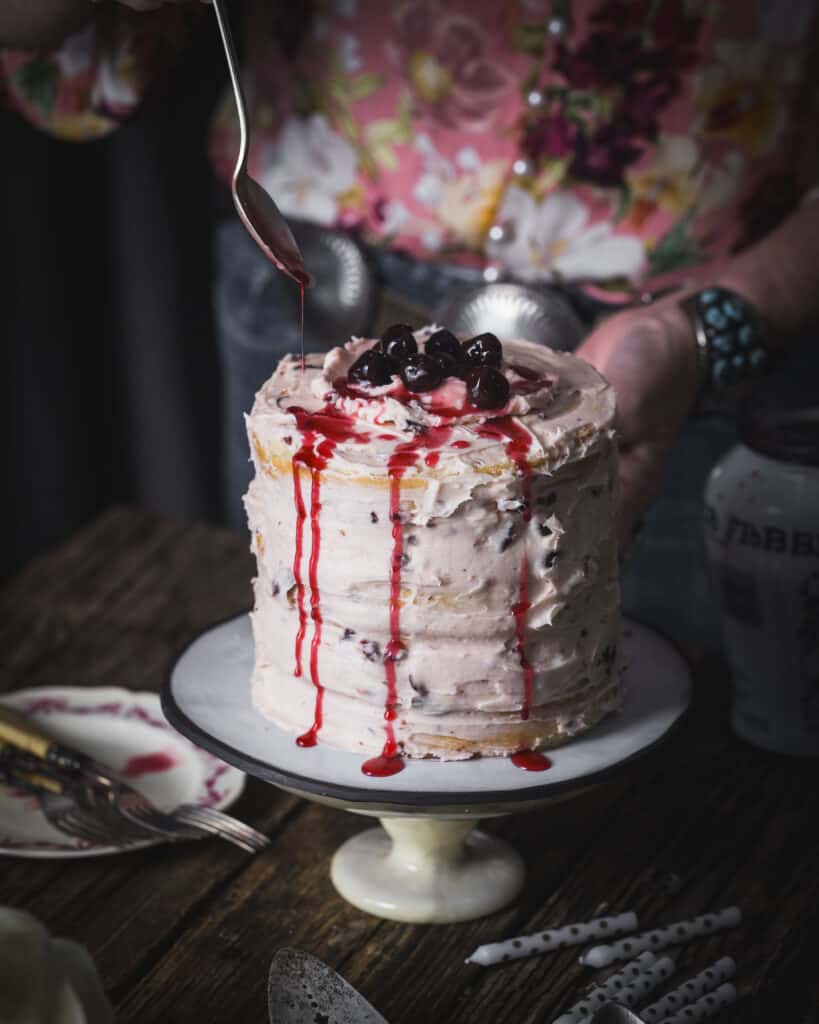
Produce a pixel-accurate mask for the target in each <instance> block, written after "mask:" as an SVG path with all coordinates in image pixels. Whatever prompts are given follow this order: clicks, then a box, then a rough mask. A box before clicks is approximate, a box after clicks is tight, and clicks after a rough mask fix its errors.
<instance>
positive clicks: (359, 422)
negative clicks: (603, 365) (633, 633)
mask: <svg viewBox="0 0 819 1024" xmlns="http://www.w3.org/2000/svg"><path fill="white" fill-rule="evenodd" d="M430 331H431V328H426V329H424V330H423V331H419V332H416V338H417V339H418V341H419V346H420V347H421V348H423V342H424V340H425V339H426V337H428V335H429V333H430ZM372 344H373V342H372V341H367V340H363V339H358V340H355V341H353V342H351V343H350V344H349V345H347V346H345V347H344V348H336V349H333V350H332V351H331V352H329V353H328V354H327V355H326V356H324V357H321V356H310V357H308V358H307V361H306V366H305V368H304V369H302V367H301V363H300V360H298V359H297V358H294V357H287V358H285V359H284V360H283V361H282V362H281V363H280V365H279V367H278V368H277V370H276V372H275V373H274V375H273V376H272V377H271V378H270V380H268V381H267V382H266V383H265V384H264V386H263V387H262V388H261V390H260V391H259V393H258V395H257V396H256V401H255V404H254V406H253V410H252V412H251V414H250V416H249V417H248V420H247V425H248V435H249V438H250V442H251V449H252V453H253V460H254V463H255V469H256V475H255V479H254V480H253V482H252V484H251V486H250V489H249V491H248V494H247V495H246V498H245V503H246V508H247V513H248V520H249V525H250V529H251V532H252V537H253V545H252V546H253V550H254V552H255V555H256V558H257V564H258V575H257V578H256V580H255V582H254V588H255V610H254V612H253V629H254V637H255V643H256V667H255V672H254V677H253V699H254V703H255V705H256V706H257V708H259V709H260V710H261V711H262V713H263V714H265V715H267V716H268V717H269V718H271V719H272V720H273V721H275V722H276V723H277V724H279V725H281V726H283V727H284V728H286V729H289V730H292V731H293V732H294V733H296V734H305V733H307V737H306V742H312V741H315V740H316V739H317V740H318V742H324V743H328V744H330V745H332V746H336V747H340V748H342V749H347V750H355V751H360V752H362V753H367V754H378V753H379V752H381V751H382V750H383V749H384V747H385V743H387V744H388V749H387V750H386V751H385V752H386V753H388V754H389V753H392V752H393V751H394V750H397V751H399V752H403V753H404V754H407V755H409V756H424V755H428V754H432V755H434V756H438V757H443V758H457V757H468V756H471V755H473V754H476V753H481V754H500V753H508V752H513V751H516V750H519V749H521V748H525V747H539V746H551V745H554V744H556V743H559V742H562V741H564V740H565V739H567V738H569V737H570V736H572V735H574V734H576V733H578V732H580V731H582V730H583V729H585V728H588V727H589V726H590V725H593V724H594V723H595V722H596V721H598V720H599V719H600V718H601V717H602V715H604V714H605V713H607V712H608V711H609V710H611V709H612V708H614V707H616V706H617V704H618V701H619V683H618V679H617V673H616V668H615V661H616V658H615V652H616V648H617V638H618V629H619V599H618V589H617V550H616V540H615V530H614V526H615V523H614V519H615V515H614V505H615V499H616V456H615V448H614V441H613V430H612V426H613V417H614V396H613V393H612V391H611V389H610V388H609V387H608V385H607V384H606V383H605V382H604V381H603V379H602V378H601V377H600V376H599V375H598V374H597V372H596V371H595V370H594V369H593V368H592V367H591V366H589V365H588V364H586V363H584V362H583V361H581V360H579V359H577V358H575V357H573V356H570V355H567V354H564V353H558V352H554V351H552V350H550V349H547V348H544V347H542V346H537V345H533V344H529V343H527V342H504V344H503V348H504V361H505V362H504V366H505V369H504V373H505V375H506V376H507V379H508V380H509V382H510V385H511V394H510V399H509V402H508V403H507V405H506V406H504V407H503V408H502V409H498V410H491V411H489V412H482V411H480V410H475V409H472V408H471V407H469V406H468V403H467V402H466V392H465V385H464V384H463V382H462V381H459V380H455V379H453V378H449V379H448V380H447V381H446V382H445V383H444V385H442V386H441V387H439V388H438V389H436V390H435V391H433V392H430V393H428V394H426V395H409V394H407V392H406V390H405V389H404V388H403V386H402V385H401V383H400V381H399V380H398V378H394V379H393V382H392V383H391V384H390V385H387V386H385V387H382V388H366V387H363V386H360V387H358V388H350V387H349V386H347V385H346V374H347V370H348V368H349V366H350V365H351V364H352V362H353V361H354V360H355V359H356V358H357V356H358V355H360V354H361V352H363V351H365V350H366V349H367V348H368V347H370V346H371V345H372ZM294 467H295V469H294ZM300 507H301V512H300V511H299V509H300ZM395 509H397V510H398V513H399V514H398V516H397V521H396V522H393V521H392V518H391V512H392V511H394V510H395ZM299 537H300V543H301V552H300V555H299V556H297V539H298V538H299ZM299 581H300V585H299ZM300 634H301V636H300V639H299V635H300ZM297 662H300V669H301V671H300V674H296V669H297ZM385 709H391V710H389V712H388V714H387V717H386V719H385ZM390 718H391V719H392V720H391V721H390V720H389V719H390ZM311 727H312V728H311ZM393 741H394V742H393Z"/></svg>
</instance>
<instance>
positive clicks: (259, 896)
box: [0, 509, 819, 1024]
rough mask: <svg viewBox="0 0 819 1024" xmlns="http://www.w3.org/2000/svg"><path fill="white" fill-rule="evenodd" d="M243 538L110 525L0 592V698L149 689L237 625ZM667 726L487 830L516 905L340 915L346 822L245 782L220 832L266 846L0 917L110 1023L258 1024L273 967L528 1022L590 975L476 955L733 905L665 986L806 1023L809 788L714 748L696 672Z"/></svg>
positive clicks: (16, 901) (447, 1013) (23, 904)
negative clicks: (307, 960) (54, 951)
mask: <svg viewBox="0 0 819 1024" xmlns="http://www.w3.org/2000/svg"><path fill="white" fill-rule="evenodd" d="M252 574H253V565H252V563H251V559H250V556H249V555H248V553H247V542H246V539H245V538H244V537H241V536H235V535H233V534H228V533H225V532H221V531H218V530H214V529H210V528H208V527H205V526H201V525H191V524H187V523H178V522H170V521H165V520H159V519H156V518H153V517H151V516H149V515H146V514H144V513H142V512H136V511H133V510H126V509H115V510H113V511H111V512H110V513H108V514H106V515H105V516H103V517H102V518H101V519H100V520H98V521H97V522H96V523H94V524H93V525H92V526H90V527H89V528H87V529H85V530H84V531H82V532H81V533H79V534H77V535H76V536H75V537H74V538H73V539H72V540H71V541H70V542H69V543H67V544H66V545H65V546H64V547H63V548H61V549H60V550H58V551H56V552H54V553H53V554H50V555H48V556H47V557H45V558H42V559H40V560H38V561H36V562H34V563H32V564H31V565H30V566H28V567H27V568H26V570H25V571H23V572H22V573H21V574H20V575H19V576H18V577H16V578H15V579H13V580H12V581H10V582H9V583H8V584H7V585H6V586H5V588H4V589H3V590H2V591H0V690H13V689H19V688H23V687H29V686H38V685H45V684H51V685H56V684H59V685H77V686H99V685H118V686H125V687H129V688H131V689H147V690H158V689H159V687H160V686H161V684H162V681H163V679H164V677H165V675H166V673H167V672H168V669H169V667H170V666H171V664H172V663H173V661H174V658H175V656H176V655H177V653H178V652H179V651H180V650H181V649H182V648H183V647H184V646H185V645H186V644H187V643H188V642H189V641H190V640H191V639H192V638H193V637H195V636H196V635H197V634H198V633H199V632H201V631H202V630H204V629H206V628H207V627H208V626H210V625H211V624H213V623H215V622H216V621H218V620H220V619H223V618H225V617H226V616H228V615H232V614H237V613H240V612H242V611H244V610H246V609H247V608H248V607H249V605H250V600H251V597H250V588H249V580H250V578H251V576H252ZM696 684H697V685H696V694H695V701H694V707H693V710H692V713H691V715H690V718H689V720H688V724H687V725H686V726H685V727H684V728H683V730H682V731H681V732H680V733H679V735H678V737H677V739H676V740H674V741H672V742H671V743H669V744H667V745H666V746H665V747H664V749H663V751H662V753H660V754H657V755H656V756H654V757H652V758H651V759H649V760H646V761H643V762H642V763H640V764H639V766H638V768H639V770H638V769H637V768H635V769H633V770H632V771H631V772H630V773H629V774H628V775H620V776H617V777H616V778H615V779H614V780H613V781H611V782H609V783H607V784H605V785H603V786H599V787H598V788H596V789H594V790H593V791H590V792H589V793H587V794H585V795H584V796H581V797H577V798H575V799H573V800H570V801H567V802H566V803H564V804H562V805H557V806H555V807H552V808H547V809H545V810H543V811H536V812H531V813H528V814H525V815H519V816H511V817H507V818H500V819H495V820H494V821H491V822H489V823H488V828H489V830H490V831H493V832H496V833H498V834H500V835H503V836H505V837H506V838H507V839H509V840H511V842H512V843H514V845H515V846H516V847H517V849H518V850H520V852H521V853H522V855H523V857H524V858H525V861H526V865H527V870H528V876H527V883H526V887H525V890H524V893H523V896H522V897H521V899H520V900H519V901H518V902H517V903H515V904H514V905H513V906H512V907H510V908H509V909H508V910H506V911H504V912H501V913H499V914H496V915H494V916H493V917H491V918H486V919H483V920H479V921H474V922H471V923H468V924H461V925H451V926H440V925H436V926H416V925H403V924H395V923H392V922H389V921H383V920H380V919H378V918H375V917H369V916H367V915H366V914H363V913H361V912H360V911H358V910H355V909H354V908H353V907H351V906H350V905H349V904H347V903H346V902H345V901H344V900H342V899H341V898H340V897H339V896H338V895H337V894H336V892H335V890H334V889H333V887H332V885H331V883H330V879H329V875H328V863H329V858H330V856H331V854H332V852H333V851H334V850H335V849H336V847H337V846H338V845H339V843H340V842H341V841H342V840H344V839H345V838H347V837H348V836H350V835H352V834H353V833H355V832H357V831H359V830H361V828H362V827H363V826H364V825H365V824H366V822H365V821H364V819H361V818H358V817H356V816H354V815H351V814H348V813H345V812H342V811H334V810H330V809H328V808H325V807H320V806H317V805H315V804H311V803H306V802H303V801H301V800H298V799H296V798H294V797H292V796H289V795H287V794H285V793H282V792H280V791H278V790H276V789H274V788H273V787H271V786H268V785H266V784H263V783H261V782H259V781H257V780H255V779H250V780H249V781H248V785H247V788H246V790H245V793H244V794H243V796H242V797H241V799H240V800H239V801H238V802H237V804H235V805H234V811H235V813H236V814H237V815H238V816H239V817H241V818H244V819H245V820H247V821H249V822H251V823H252V824H253V825H255V826H256V827H258V828H261V829H263V830H264V831H266V832H267V833H268V834H269V835H270V836H271V837H272V838H273V845H272V848H270V849H269V850H268V851H266V852H264V853H262V854H260V855H257V856H255V857H250V856H248V855H246V854H244V853H242V852H241V851H240V850H237V849H235V848H233V847H232V846H228V845H227V844H225V843H221V842H218V841H210V840H209V841H204V842H199V843H189V844H183V845H179V846H177V847H170V846H157V847H152V848H150V849H147V850H142V851H138V852H133V853H128V854H123V855H121V856H111V857H100V858H93V859H86V860H73V861H72V860H64V861H36V860H24V859H16V858H15V859H13V858H2V859H0V904H9V905H12V906H15V907H20V908H25V909H27V910H29V911H30V912H31V913H32V914H34V915H35V916H36V917H38V918H39V919H40V920H42V921H43V922H44V923H45V924H46V925H47V926H48V927H49V928H50V929H51V930H52V931H53V932H54V933H55V934H58V935H64V936H68V937H71V938H74V939H77V940H78V941H80V942H82V943H84V944H85V945H86V946H87V947H88V949H89V950H90V952H91V954H92V955H93V956H94V958H95V960H96V962H97V964H98V966H99V969H100V972H101V975H102V978H103V982H104V985H105V987H106V989H107V991H108V993H109V995H110V997H111V999H112V1001H113V1003H114V1004H115V1006H116V1007H117V1010H118V1020H120V1021H134V1022H136V1021H139V1022H140V1024H147V1022H151V1021H161V1022H181V1024H187V1022H197V1024H205V1022H209V1021H214V1022H233V1024H243V1022H248V1024H250V1022H259V1024H260V1022H262V1021H265V1020H266V1019H267V1016H266V976H267V970H268V966H269V963H270V960H271V957H272V956H273V954H274V953H275V952H276V950H277V949H279V948H280V947H281V946H285V945H288V946H294V947H298V948H301V949H304V950H307V951H309V952H312V953H314V954H315V955H317V956H319V957H321V958H322V959H324V960H326V961H327V962H328V963H330V964H332V965H333V966H334V967H336V968H337V969H338V970H340V971H341V972H342V973H343V974H344V975H345V977H346V978H347V979H348V980H349V981H351V982H352V983H353V984H354V985H356V986H357V987H358V988H359V989H361V990H362V991H363V993H364V994H365V995H366V996H367V997H368V998H369V999H370V1000H371V1002H372V1003H373V1004H374V1005H375V1006H376V1007H377V1008H378V1009H379V1010H380V1011H381V1012H382V1013H383V1014H384V1015H385V1016H386V1018H387V1019H388V1020H389V1021H390V1022H391V1024H426V1022H432V1021H446V1022H447V1024H457V1022H470V1024H483V1022H487V1024H489V1022H491V1024H495V1022H498V1024H501V1022H514V1024H526V1022H536V1021H537V1022H541V1021H544V1022H548V1021H550V1020H552V1019H553V1018H554V1017H556V1016H557V1015H558V1014H559V1013H560V1012H561V1011H562V1010H563V1009H565V1008H566V1007H567V1006H568V1005H570V1004H571V1003H572V1002H573V1001H575V999H576V998H579V995H580V993H581V991H582V989H583V988H584V987H585V986H586V985H587V984H588V982H589V981H590V980H592V979H594V978H596V977H599V976H601V975H605V973H607V972H605V971H604V972H600V974H596V973H595V972H592V971H590V970H589V969H588V968H584V967H581V966H580V965H579V964H578V963H577V961H576V953H577V951H575V952H572V951H571V950H566V951H562V952H560V953H553V954H549V955H546V956H542V957H534V958H530V959H528V960H520V961H517V962H515V963H511V964H506V965H503V966H501V967H496V968H492V969H488V970H487V969H484V968H480V967H476V966H473V965H470V966H466V965H465V964H464V957H466V956H467V955H468V954H469V953H470V952H471V950H472V949H473V948H474V947H475V946H476V945H478V944H480V943H482V942H489V941H493V940H496V939H499V938H505V937H508V936H512V935H517V934H522V933H527V932H534V931H539V930H542V929H544V928H546V927H550V926H557V925H560V924H565V923H569V922H573V921H582V920H587V919H588V918H589V917H591V916H593V914H594V913H595V911H596V910H598V908H599V907H600V905H601V904H604V903H605V904H607V905H608V907H609V908H610V910H611V911H612V912H614V911H619V910H627V909H633V910H635V911H637V912H638V913H639V914H640V916H641V919H642V920H643V921H644V922H645V923H646V924H647V925H650V924H654V923H662V922H671V921H675V920H678V919H680V918H685V917H690V916H694V915H696V914H699V913H703V912H705V911H708V910H713V909H717V908H720V907H723V906H726V905H728V904H731V903H736V904H738V905H739V906H741V908H742V909H743V911H744V914H745V918H746V924H745V925H744V926H743V927H742V928H740V929H737V930H735V931H732V932H726V933H723V934H721V935H715V936H712V937H710V938H709V939H706V940H699V941H696V942H694V943H692V944H690V945H689V946H688V947H686V948H685V949H684V950H683V951H682V952H681V955H680V958H679V961H678V963H679V971H680V973H679V977H680V978H683V977H687V976H689V975H690V974H693V973H696V971H698V970H701V969H702V968H703V967H705V966H706V965H707V964H709V963H710V962H712V961H713V960H715V959H717V958H718V957H719V956H722V955H726V954H730V955H733V956H734V957H735V958H736V960H737V961H738V964H739V973H738V975H737V985H738V988H739V990H740V995H741V1001H740V1003H739V1004H738V1005H737V1006H736V1007H734V1008H733V1009H731V1010H728V1011H725V1012H724V1013H723V1014H721V1015H720V1017H719V1018H718V1020H720V1021H721V1022H725V1024H733V1022H737V1021H743V1022H746V1021H766V1022H769V1024H770V1022H775V1024H780V1022H781V1024H806V1022H807V1021H808V1020H811V1021H813V1020H815V1019H817V1018H815V1017H814V1014H815V1013H816V1012H817V1008H819V983H817V975H819V970H818V969H817V965H816V958H815V954H814V953H813V949H814V948H815V944H816V939H817V937H819V919H818V917H819V909H818V908H819V856H818V855H819V840H817V838H816V833H812V832H811V825H812V824H814V823H815V820H816V819H817V818H819V787H817V766H816V764H815V763H811V762H809V761H806V760H796V759H787V758H781V757H775V756H769V755H766V754H763V753H761V752H759V751H757V750H755V749H753V748H752V747H749V746H746V745H744V744H742V743H740V742H739V741H737V740H735V739H733V738H732V736H731V735H730V733H729V731H728V728H727V726H726V721H727V702H728V691H727V686H726V683H725V673H724V671H723V669H722V667H721V666H720V665H719V664H713V663H703V664H701V665H700V666H699V667H698V668H697V671H696Z"/></svg>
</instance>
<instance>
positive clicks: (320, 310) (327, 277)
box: [291, 222, 377, 344]
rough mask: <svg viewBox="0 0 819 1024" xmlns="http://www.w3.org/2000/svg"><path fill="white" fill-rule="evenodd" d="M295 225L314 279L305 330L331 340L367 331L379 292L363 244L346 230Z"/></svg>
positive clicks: (307, 294)
mask: <svg viewBox="0 0 819 1024" xmlns="http://www.w3.org/2000/svg"><path fill="white" fill-rule="evenodd" d="M291 226H292V229H293V235H294V237H295V239H296V241H297V242H298V245H299V248H300V249H301V252H302V255H303V257H304V265H305V266H306V267H307V268H308V269H309V271H310V277H311V279H312V284H311V285H310V287H309V288H308V289H307V290H306V291H305V293H304V325H305V330H306V331H308V332H309V333H310V334H313V335H316V336H319V337H326V339H327V341H328V344H338V343H339V341H338V339H343V340H345V341H346V340H347V339H348V338H349V337H350V336H351V335H354V334H356V335H360V334H363V333H364V332H365V331H366V330H367V327H368V325H369V323H370V321H371V320H372V317H373V314H374V310H375V304H376V299H377V296H376V288H375V284H374V280H373V275H372V273H371V271H370V268H369V266H368V264H367V261H366V259H365V256H364V252H363V251H362V249H361V247H360V246H359V244H358V243H357V242H356V241H355V239H353V238H351V237H350V235H349V234H346V233H344V232H342V231H332V230H330V229H328V228H323V227H317V226H316V225H313V224H304V223H298V222H293V223H292V225H291Z"/></svg>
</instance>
